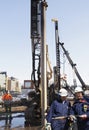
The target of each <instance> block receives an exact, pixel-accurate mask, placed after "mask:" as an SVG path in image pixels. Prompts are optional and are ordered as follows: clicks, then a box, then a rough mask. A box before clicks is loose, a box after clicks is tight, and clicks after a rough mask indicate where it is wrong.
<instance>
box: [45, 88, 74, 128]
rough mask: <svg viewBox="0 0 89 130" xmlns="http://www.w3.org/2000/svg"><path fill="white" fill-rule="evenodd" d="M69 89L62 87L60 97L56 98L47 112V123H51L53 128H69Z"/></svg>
mask: <svg viewBox="0 0 89 130" xmlns="http://www.w3.org/2000/svg"><path fill="white" fill-rule="evenodd" d="M67 95H68V94H67V91H66V90H65V89H64V88H61V89H60V91H59V93H58V98H57V99H56V100H54V101H53V102H52V104H51V107H50V109H49V111H48V113H47V116H46V120H47V124H50V125H51V128H52V130H68V119H67V117H68V114H69V111H70V107H71V105H70V102H69V101H67V100H66V99H67Z"/></svg>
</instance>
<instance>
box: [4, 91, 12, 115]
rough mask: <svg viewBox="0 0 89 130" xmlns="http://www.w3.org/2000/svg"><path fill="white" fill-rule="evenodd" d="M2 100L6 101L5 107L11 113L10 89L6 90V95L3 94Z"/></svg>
mask: <svg viewBox="0 0 89 130" xmlns="http://www.w3.org/2000/svg"><path fill="white" fill-rule="evenodd" d="M2 100H3V101H4V107H5V110H6V113H8V112H9V113H11V101H12V95H11V94H10V93H9V91H6V92H5V93H4V95H3V96H2Z"/></svg>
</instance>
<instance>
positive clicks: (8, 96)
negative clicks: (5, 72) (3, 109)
mask: <svg viewBox="0 0 89 130" xmlns="http://www.w3.org/2000/svg"><path fill="white" fill-rule="evenodd" d="M2 100H3V101H5V100H12V96H11V94H4V95H3V97H2Z"/></svg>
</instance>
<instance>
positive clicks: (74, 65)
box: [59, 42, 86, 88]
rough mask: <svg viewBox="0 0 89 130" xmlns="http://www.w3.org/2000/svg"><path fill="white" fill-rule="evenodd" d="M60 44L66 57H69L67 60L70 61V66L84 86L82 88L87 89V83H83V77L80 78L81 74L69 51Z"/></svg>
mask: <svg viewBox="0 0 89 130" xmlns="http://www.w3.org/2000/svg"><path fill="white" fill-rule="evenodd" d="M59 44H60V45H61V47H62V49H63V51H64V53H65V55H66V57H67V59H68V61H69V63H70V65H71V67H72V68H73V69H74V72H75V74H76V76H77V78H78V79H79V81H80V83H81V84H82V87H84V88H85V87H86V84H85V82H84V81H83V79H82V78H81V76H80V74H79V72H78V70H77V68H76V64H74V63H73V61H72V59H71V58H70V56H69V53H68V51H67V50H66V49H65V48H64V46H63V45H64V43H60V42H59Z"/></svg>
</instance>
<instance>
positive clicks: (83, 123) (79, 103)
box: [70, 97, 89, 130]
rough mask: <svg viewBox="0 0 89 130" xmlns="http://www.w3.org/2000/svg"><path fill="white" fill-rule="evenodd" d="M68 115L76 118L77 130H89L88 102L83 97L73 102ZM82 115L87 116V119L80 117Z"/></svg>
mask: <svg viewBox="0 0 89 130" xmlns="http://www.w3.org/2000/svg"><path fill="white" fill-rule="evenodd" d="M70 114H71V115H75V116H76V117H77V124H78V130H89V102H88V100H86V98H85V97H84V98H82V99H79V100H75V102H74V104H73V106H72V108H71V111H70ZM84 114H86V115H87V118H81V117H80V116H81V115H84Z"/></svg>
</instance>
